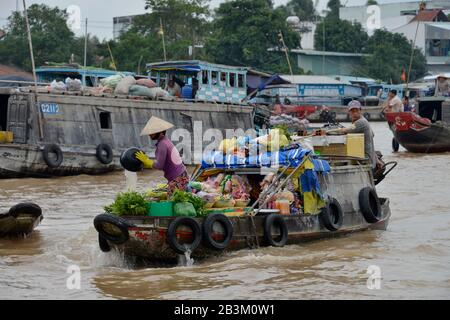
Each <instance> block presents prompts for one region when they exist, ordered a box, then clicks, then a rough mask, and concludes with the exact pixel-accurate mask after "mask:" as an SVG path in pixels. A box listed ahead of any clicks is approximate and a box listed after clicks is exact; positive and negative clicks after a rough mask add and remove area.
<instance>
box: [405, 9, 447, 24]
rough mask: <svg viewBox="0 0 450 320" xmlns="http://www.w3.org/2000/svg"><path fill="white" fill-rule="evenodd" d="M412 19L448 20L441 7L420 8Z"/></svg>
mask: <svg viewBox="0 0 450 320" xmlns="http://www.w3.org/2000/svg"><path fill="white" fill-rule="evenodd" d="M412 21H443V22H446V21H448V17H447V16H446V15H445V14H444V12H442V10H441V9H431V10H422V11H419V13H417V15H416V16H415V18H414V19H413V20H412Z"/></svg>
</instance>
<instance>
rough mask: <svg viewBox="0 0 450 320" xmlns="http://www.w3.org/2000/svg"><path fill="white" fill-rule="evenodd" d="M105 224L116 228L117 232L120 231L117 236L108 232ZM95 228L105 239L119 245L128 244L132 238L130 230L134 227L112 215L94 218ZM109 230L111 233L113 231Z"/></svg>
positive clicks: (101, 215) (100, 215)
mask: <svg viewBox="0 0 450 320" xmlns="http://www.w3.org/2000/svg"><path fill="white" fill-rule="evenodd" d="M105 224H109V225H112V226H114V227H115V228H116V231H117V230H118V231H119V232H116V234H112V233H111V232H108V231H107V230H106V229H105ZM94 227H95V230H97V232H98V233H99V234H101V235H102V237H103V238H105V239H106V240H109V241H111V242H112V243H115V244H117V245H119V244H123V243H125V242H127V241H128V239H129V238H130V234H129V232H128V228H130V227H132V225H131V224H130V223H129V222H128V221H127V220H125V219H123V218H121V217H116V216H113V215H110V214H99V215H98V216H96V217H95V218H94ZM109 229H110V230H109V231H111V228H109Z"/></svg>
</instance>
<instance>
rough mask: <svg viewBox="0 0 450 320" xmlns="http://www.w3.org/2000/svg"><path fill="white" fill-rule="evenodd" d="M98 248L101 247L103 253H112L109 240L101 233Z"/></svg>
mask: <svg viewBox="0 0 450 320" xmlns="http://www.w3.org/2000/svg"><path fill="white" fill-rule="evenodd" d="M98 246H99V247H100V250H101V251H102V252H110V251H111V247H110V245H109V243H108V240H106V239H105V238H104V237H103V236H102V235H101V234H100V233H99V234H98Z"/></svg>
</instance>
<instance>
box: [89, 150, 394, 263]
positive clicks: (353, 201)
mask: <svg viewBox="0 0 450 320" xmlns="http://www.w3.org/2000/svg"><path fill="white" fill-rule="evenodd" d="M305 157H312V156H310V155H309V156H306V155H305ZM325 159H326V160H328V161H327V162H324V160H325ZM314 160H315V161H316V160H317V161H319V162H318V163H316V162H315V166H316V164H317V165H319V166H320V163H322V164H323V163H325V167H326V164H327V163H329V164H330V166H331V167H329V170H326V169H324V170H320V169H318V170H317V172H316V169H314V170H315V172H316V174H317V179H318V181H319V184H320V188H321V190H322V192H323V194H324V195H325V196H324V197H325V199H326V204H325V207H324V208H322V209H321V210H319V211H318V212H316V214H297V215H293V214H289V215H281V214H278V213H271V211H270V210H264V209H258V206H259V205H261V206H263V203H262V200H261V201H259V200H260V199H259V198H258V199H257V200H254V199H252V200H253V201H259V204H258V206H255V208H256V209H252V208H247V209H244V210H243V211H244V212H245V213H244V214H241V215H240V216H233V214H231V215H230V214H210V215H208V216H207V217H202V218H190V217H150V216H145V217H144V216H141V217H136V216H134V217H133V216H122V217H117V216H112V215H109V214H100V215H98V216H97V217H96V218H95V219H94V226H95V228H96V230H97V231H98V232H99V245H100V248H101V250H103V251H110V250H112V249H113V250H117V251H119V252H121V253H122V254H124V256H125V257H127V258H130V259H133V260H134V261H144V262H146V263H157V264H160V263H164V264H165V263H175V262H176V261H177V258H178V256H179V255H180V254H183V253H186V252H189V253H190V256H191V257H193V258H195V259H203V258H207V257H209V256H213V255H218V254H221V253H223V252H229V251H234V250H239V249H244V248H255V247H259V246H276V247H281V246H284V245H286V244H299V243H302V242H305V241H309V240H313V239H321V238H328V237H336V236H340V235H344V234H349V233H353V232H357V231H364V230H385V229H386V227H387V225H388V222H389V218H390V215H391V212H390V209H389V200H388V199H387V198H378V196H377V193H376V190H375V183H374V178H373V175H372V170H371V167H370V165H369V163H368V160H366V159H359V158H352V157H336V158H333V157H328V158H321V159H314ZM296 165H297V164H296ZM291 166H292V167H290V168H286V167H284V168H285V169H283V170H287V171H285V172H284V173H283V171H281V169H280V171H281V175H282V176H283V179H284V178H285V177H288V175H289V172H291V173H292V172H293V171H294V170H295V166H294V165H291ZM280 171H279V172H280ZM218 172H224V173H227V174H230V173H233V174H237V175H245V176H246V177H247V178H248V179H249V181H256V182H257V181H260V180H262V179H263V177H264V175H263V174H262V171H261V167H259V168H258V167H253V168H248V167H236V168H231V167H227V166H225V167H221V168H218V167H217V166H216V165H213V166H211V167H206V168H205V167H203V168H200V169H198V170H197V171H196V172H194V173H193V175H192V177H191V179H192V180H195V181H203V180H204V179H206V178H207V177H208V176H210V175H212V174H217V173H218ZM253 185H258V183H256V184H252V187H253ZM260 197H261V196H260ZM263 198H264V197H263Z"/></svg>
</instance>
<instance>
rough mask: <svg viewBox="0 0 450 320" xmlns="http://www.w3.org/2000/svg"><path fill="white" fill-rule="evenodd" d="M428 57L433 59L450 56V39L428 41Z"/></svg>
mask: <svg viewBox="0 0 450 320" xmlns="http://www.w3.org/2000/svg"><path fill="white" fill-rule="evenodd" d="M428 55H429V56H432V57H448V56H450V40H449V39H431V40H428Z"/></svg>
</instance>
